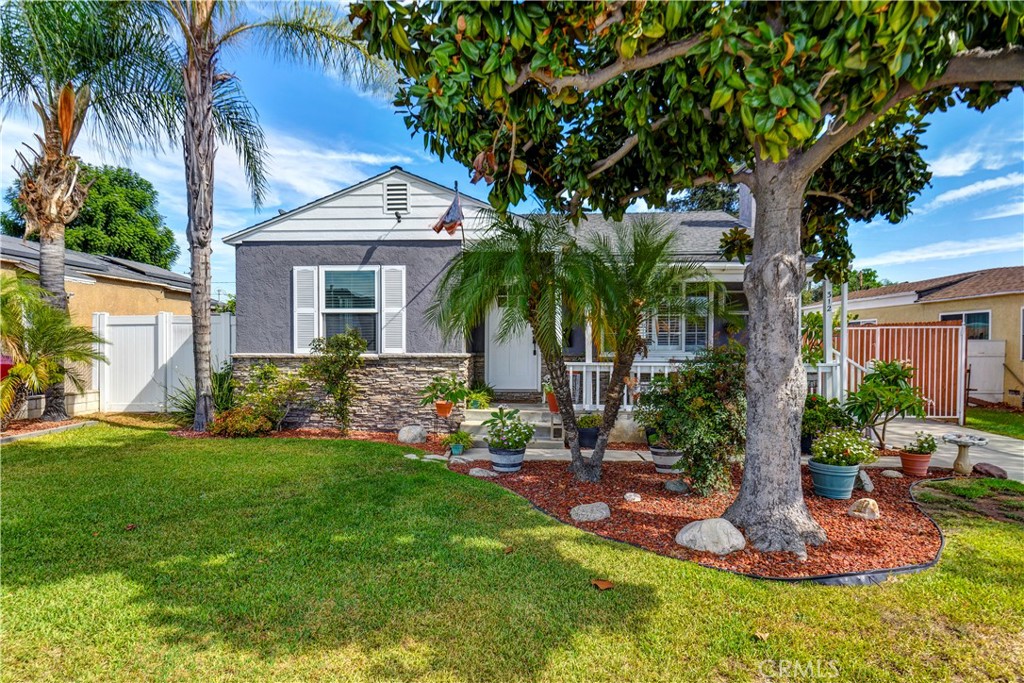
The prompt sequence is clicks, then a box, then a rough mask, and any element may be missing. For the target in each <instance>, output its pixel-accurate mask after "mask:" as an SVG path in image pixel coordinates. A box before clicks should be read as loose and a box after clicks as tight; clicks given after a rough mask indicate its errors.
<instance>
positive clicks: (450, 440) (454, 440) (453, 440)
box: [441, 431, 473, 448]
mask: <svg viewBox="0 0 1024 683" xmlns="http://www.w3.org/2000/svg"><path fill="white" fill-rule="evenodd" d="M441 445H442V446H444V447H445V448H451V447H452V446H462V447H463V448H472V447H473V437H472V436H471V435H470V434H469V433H468V432H463V431H458V432H452V433H451V434H448V435H447V436H445V437H444V438H443V439H441Z"/></svg>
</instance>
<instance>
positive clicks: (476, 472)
mask: <svg viewBox="0 0 1024 683" xmlns="http://www.w3.org/2000/svg"><path fill="white" fill-rule="evenodd" d="M469 476H471V477H496V476H498V473H497V472H492V471H491V470H485V469H481V468H479V467H474V468H472V469H470V470H469Z"/></svg>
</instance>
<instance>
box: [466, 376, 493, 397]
mask: <svg viewBox="0 0 1024 683" xmlns="http://www.w3.org/2000/svg"><path fill="white" fill-rule="evenodd" d="M470 391H471V392H472V393H474V394H483V395H485V396H487V398H488V399H489V400H491V401H493V400H494V387H492V386H491V385H490V384H488V383H487V382H484V381H481V380H476V381H475V382H473V384H472V385H471V386H470Z"/></svg>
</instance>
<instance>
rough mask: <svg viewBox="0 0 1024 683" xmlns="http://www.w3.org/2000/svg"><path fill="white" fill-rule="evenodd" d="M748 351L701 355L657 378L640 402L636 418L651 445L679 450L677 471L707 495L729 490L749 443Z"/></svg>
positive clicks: (734, 347) (726, 349)
mask: <svg viewBox="0 0 1024 683" xmlns="http://www.w3.org/2000/svg"><path fill="white" fill-rule="evenodd" d="M745 369H746V365H745V351H744V349H743V347H742V346H740V345H739V344H738V343H736V342H729V343H728V344H726V345H725V346H720V347H716V348H709V349H705V350H704V351H702V352H701V353H700V354H699V355H698V356H697V358H696V359H694V360H693V361H690V362H688V363H686V364H684V365H683V366H682V367H681V368H680V369H679V371H678V372H675V373H671V374H669V375H664V376H658V377H655V378H653V379H652V380H651V383H650V386H649V387H648V388H647V389H646V390H644V391H642V392H641V393H640V394H639V396H638V397H637V402H636V410H635V411H634V419H635V420H636V421H637V423H638V424H640V425H641V426H643V427H646V428H649V429H652V430H653V431H654V434H653V435H652V436H651V437H650V438H649V441H650V442H651V445H652V446H655V447H659V448H666V449H669V450H674V451H679V452H680V453H681V454H682V456H683V457H682V459H681V460H680V461H679V464H678V465H677V467H678V468H679V469H680V470H682V473H683V475H684V476H687V477H689V478H690V481H691V484H692V485H693V488H694V490H695V491H696V492H697V493H699V494H700V495H707V494H709V493H711V492H712V491H715V490H720V489H724V488H726V487H727V486H728V485H729V466H730V463H731V462H732V461H733V460H734V459H735V458H736V457H737V456H738V455H739V454H740V453H742V452H743V447H744V444H745V443H746V425H747V411H746V408H747V403H746V398H745V396H744V373H745Z"/></svg>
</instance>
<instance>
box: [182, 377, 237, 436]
mask: <svg viewBox="0 0 1024 683" xmlns="http://www.w3.org/2000/svg"><path fill="white" fill-rule="evenodd" d="M210 380H211V387H212V389H213V410H214V413H221V412H224V411H225V410H230V409H231V408H233V407H234V405H235V381H234V379H233V378H232V376H231V363H225V364H224V365H222V366H221V368H220V370H214V371H212V372H211V373H210ZM178 384H179V389H178V391H177V392H175V393H174V394H171V396H170V397H169V398H168V399H167V404H168V407H169V408H170V412H171V414H172V415H174V417H175V418H176V419H177V420H179V421H180V422H182V423H184V424H192V423H193V422H194V421H195V419H196V385H195V384H190V383H186V382H184V381H183V380H179V381H178Z"/></svg>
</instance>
